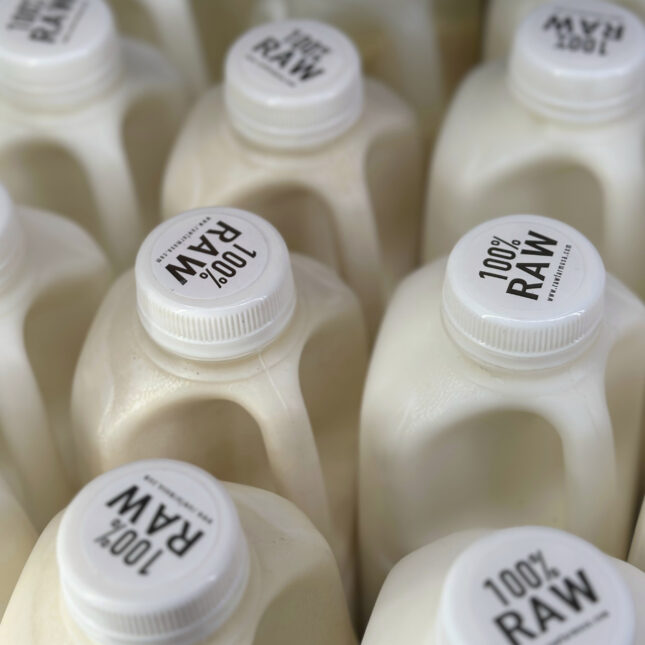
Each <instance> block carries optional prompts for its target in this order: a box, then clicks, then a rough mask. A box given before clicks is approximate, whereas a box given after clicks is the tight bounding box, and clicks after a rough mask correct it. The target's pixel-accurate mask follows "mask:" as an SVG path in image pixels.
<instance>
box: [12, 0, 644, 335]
mask: <svg viewBox="0 0 645 645" xmlns="http://www.w3.org/2000/svg"><path fill="white" fill-rule="evenodd" d="M29 7H31V9H29V10H27V9H28V7H26V6H25V5H24V3H23V2H21V1H20V0H8V1H7V2H5V3H4V4H3V7H2V8H0V19H1V24H2V25H3V26H4V37H3V38H2V39H0V72H1V73H0V181H1V182H2V183H4V184H5V185H6V186H7V187H8V188H9V190H10V192H11V194H12V196H13V197H14V199H15V200H16V201H18V202H20V203H24V204H29V205H31V206H36V207H40V208H45V209H47V210H53V211H54V212H60V213H62V214H65V215H68V216H69V217H71V218H72V219H74V220H76V221H77V222H79V223H81V224H82V225H83V226H84V228H86V229H87V230H88V231H89V232H90V233H91V234H93V236H94V237H95V239H97V240H98V241H99V243H100V244H101V245H102V247H103V248H104V249H105V250H106V251H107V252H108V255H109V257H110V259H111V261H112V264H113V265H114V266H115V268H117V269H118V270H123V269H125V268H127V267H128V266H130V265H131V264H132V262H133V260H134V256H135V255H136V251H137V249H138V247H139V245H140V243H141V241H142V239H143V237H144V236H145V233H146V232H148V231H149V230H150V229H151V228H152V226H153V225H154V224H155V223H156V221H157V219H158V217H159V212H161V213H162V214H163V217H165V218H167V217H170V216H172V215H175V214H176V213H178V212H181V211H183V210H187V209H190V208H195V207H199V206H205V205H210V204H227V205H230V206H236V207H240V208H245V209H249V210H252V211H253V212H257V213H258V214H260V215H262V216H263V217H265V218H267V219H269V220H270V221H271V222H272V223H273V224H274V225H276V226H277V227H278V229H279V230H280V232H281V234H282V235H283V237H284V238H285V240H286V241H287V244H288V246H289V248H290V249H292V250H295V251H299V252H302V253H304V254H306V255H310V256H312V257H315V258H317V259H319V260H322V261H323V262H325V263H326V264H328V265H329V266H331V267H332V268H333V269H334V270H335V271H337V272H338V273H339V275H341V277H342V278H343V279H344V280H345V281H346V282H347V283H348V284H349V286H350V287H351V288H352V289H353V290H354V291H355V292H356V294H357V295H358V297H359V299H360V301H361V304H362V306H363V310H364V313H365V315H366V319H367V324H368V329H369V332H370V336H371V338H373V337H374V336H375V333H376V329H377V328H378V324H379V320H380V318H381V316H382V313H383V310H384V307H385V304H386V302H387V300H388V298H389V296H390V295H391V293H392V290H393V288H394V286H395V285H396V283H397V282H398V281H399V280H400V279H401V278H402V277H403V276H404V275H405V274H407V273H408V272H409V271H410V270H411V269H412V268H413V267H414V266H415V265H416V262H417V256H418V248H417V246H418V238H419V235H418V231H419V227H421V228H422V229H423V235H422V248H421V255H422V257H423V259H425V260H427V259H431V258H434V257H438V256H439V255H443V254H445V253H447V252H448V251H449V250H450V249H451V248H452V246H453V245H454V244H455V242H456V241H457V239H459V237H460V236H461V235H463V234H464V233H465V232H466V231H468V230H470V229H471V228H472V227H473V226H475V225H476V224H478V223H480V222H481V221H483V220H486V219H490V218H491V217H495V216H499V215H505V214H512V213H518V212H531V213H540V214H543V215H546V216H550V217H554V218H556V219H560V220H562V221H566V222H568V223H569V224H571V225H573V226H574V227H575V228H578V229H579V230H580V231H581V232H583V233H584V234H585V235H586V236H587V237H588V238H589V239H590V240H591V241H592V242H593V243H594V244H595V245H596V247H597V248H598V249H599V250H600V252H601V254H602V255H603V258H604V259H605V261H606V263H607V266H608V268H609V270H610V271H611V272H613V273H614V274H615V275H617V276H618V277H619V278H621V279H622V280H623V281H625V282H626V284H627V285H628V286H630V287H631V288H633V289H635V290H636V291H637V292H638V293H639V294H640V295H643V294H644V293H645V283H644V282H643V275H645V260H644V259H643V258H644V257H645V256H643V254H642V253H641V252H640V247H641V240H642V239H643V238H645V224H643V221H642V217H641V216H640V214H641V212H642V211H643V209H645V192H644V191H642V189H641V186H642V177H643V173H644V170H643V163H642V159H641V154H640V151H641V147H642V142H643V139H644V138H645V132H644V130H645V125H644V122H645V118H643V117H642V114H643V106H644V105H645V87H644V86H645V80H644V79H645V28H644V27H643V24H642V23H641V22H640V20H639V19H638V18H637V17H636V16H635V15H634V14H632V13H630V12H629V11H628V10H626V9H623V8H621V7H618V6H615V5H610V4H608V3H604V2H596V1H595V0H594V1H592V2H586V1H583V0H564V1H563V2H560V3H558V4H551V3H544V4H543V5H542V6H540V7H538V8H537V9H536V10H534V11H533V12H532V13H529V14H528V16H527V17H526V18H525V19H524V20H523V21H522V22H521V23H520V25H519V27H518V28H517V30H516V31H515V38H514V41H513V46H512V48H511V53H510V55H509V59H508V63H507V62H506V61H504V62H500V61H493V62H490V63H487V64H485V65H482V66H480V67H478V68H477V69H475V70H474V71H473V72H472V73H471V75H470V76H469V77H468V78H467V79H466V81H465V82H464V83H463V84H462V86H461V87H460V90H459V92H458V93H457V95H456V97H455V100H454V101H453V104H452V105H451V107H450V109H449V111H448V114H447V118H446V120H445V123H444V125H443V127H442V130H441V133H440V136H439V138H438V141H437V146H436V149H435V151H434V155H433V160H432V164H431V166H430V170H429V173H428V182H427V183H428V186H427V193H428V194H427V199H426V206H425V213H424V214H423V217H422V220H423V221H422V222H420V220H419V217H420V215H421V212H422V210H423V209H422V208H421V202H422V197H423V196H422V193H423V174H424V172H423V163H424V144H423V137H422V135H421V130H420V127H419V121H418V119H417V118H416V117H415V114H414V112H413V111H412V110H411V109H410V108H409V107H408V106H407V105H406V104H405V103H404V102H403V101H402V100H401V99H400V98H399V97H398V96H397V95H396V94H395V93H394V92H393V91H392V90H390V89H389V88H388V87H387V86H385V85H384V84H382V83H380V82H378V81H376V80H373V79H371V78H369V77H364V76H363V74H362V71H361V60H360V56H359V52H358V50H357V48H356V47H355V46H354V44H353V43H352V41H351V40H350V39H349V38H347V37H346V36H345V35H343V34H342V33H341V32H340V31H338V30H336V29H335V28H333V27H331V26H329V25H325V24H323V23H320V22H316V21H312V20H298V19H295V20H294V19H289V20H282V21H277V22H272V23H268V24H264V25H260V26H258V27H256V28H254V29H252V30H250V31H249V32H248V33H246V34H244V35H243V36H242V37H240V38H239V39H238V40H237V41H236V42H235V43H234V44H233V46H232V47H231V48H230V49H229V51H228V53H227V56H226V60H225V64H224V80H223V82H222V84H221V85H218V86H215V87H213V88H212V89H211V90H209V91H208V92H207V93H206V94H205V95H204V96H203V97H201V99H199V100H198V102H197V104H196V105H195V106H194V108H193V109H192V110H191V111H190V113H189V114H188V115H187V117H186V118H185V119H184V117H185V116H186V106H187V104H188V98H187V92H186V90H185V85H184V84H182V82H181V80H180V77H179V76H178V74H177V73H176V72H175V71H174V70H173V68H172V67H171V66H170V64H169V63H167V62H165V60H164V59H163V57H162V56H161V55H160V54H159V53H158V52H156V51H154V50H153V49H152V48H151V47H149V46H147V45H144V44H143V43H141V42H138V41H134V40H131V39H126V38H119V37H118V34H117V32H116V29H115V26H114V23H113V20H112V17H111V14H110V12H109V9H108V7H107V6H106V5H105V4H103V2H102V1H101V0H87V2H83V3H81V2H78V1H74V2H69V3H63V4H56V5H45V4H43V5H42V6H39V7H38V8H36V9H35V8H34V7H33V6H32V5H29ZM52 12H53V13H52ZM589 12H591V13H589ZM52 25H58V27H57V29H56V30H54V29H53V27H52ZM48 26H49V27H48ZM48 28H49V31H48ZM586 31H589V32H590V33H591V34H592V35H589V36H586V40H584V43H585V44H584V47H583V46H582V45H580V44H579V43H581V42H583V41H582V40H581V35H580V34H584V33H585V32H586ZM563 42H564V43H565V44H566V46H563V45H562V43H563ZM474 105H476V106H477V112H476V114H475V115H473V112H472V110H473V106H474ZM474 117H476V118H474ZM182 121H183V123H182ZM176 135H177V136H176ZM175 136H176V141H175V143H174V145H172V142H173V140H174V139H175ZM97 148H100V150H101V151H102V153H101V154H96V150H97ZM166 159H167V164H165V162H166ZM164 167H165V173H164ZM162 175H165V176H164V179H163V182H162Z"/></svg>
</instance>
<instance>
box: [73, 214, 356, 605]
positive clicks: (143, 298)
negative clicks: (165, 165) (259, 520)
mask: <svg viewBox="0 0 645 645" xmlns="http://www.w3.org/2000/svg"><path fill="white" fill-rule="evenodd" d="M366 346H367V341H366V335H365V330H364V324H363V319H362V316H361V312H360V305H359V304H358V301H357V300H356V298H355V296H354V295H353V294H352V293H351V291H350V290H349V288H347V287H346V286H345V285H343V284H342V282H341V281H340V280H339V279H338V278H337V276H336V275H335V274H334V273H333V272H332V271H331V270H329V269H327V268H326V267H324V266H323V265H321V264H319V263H318V262H316V261H314V260H312V259H310V258H306V257H301V256H297V255H294V256H292V257H291V258H290V257H289V253H288V251H287V247H286V245H285V244H284V241H283V240H282V238H281V237H280V235H279V234H278V232H277V230H276V229H275V228H274V227H273V226H271V225H270V224H269V223H268V222H266V221H265V220H262V219H261V218H259V217H257V216H255V215H252V214H251V213H247V212H244V211H240V210H236V209H229V208H203V209H197V210H194V211H190V212H188V213H184V214H182V215H178V216H176V217H174V218H172V219H170V220H168V221H167V222H164V223H163V224H162V225H160V226H158V227H157V228H156V229H155V230H154V231H153V232H152V233H151V234H150V235H149V236H148V237H147V238H146V241H145V242H144V244H143V245H142V247H141V250H140V251H139V254H138V256H137V263H136V267H135V271H134V274H132V273H128V274H127V275H125V276H124V277H123V278H121V279H120V280H119V281H117V283H116V284H115V285H114V286H113V288H112V290H111V291H110V293H109V294H108V296H107V297H106V299H105V301H104V302H103V305H102V307H101V309H100V310H99V312H98V314H97V316H96V318H95V320H94V323H93V326H92V329H91V330H90V333H89V335H88V338H87V341H86V344H85V347H84V349H83V352H82V354H81V358H80V359H79V363H78V368H77V372H76V377H75V383H74V392H73V401H72V408H73V415H74V426H75V434H76V439H77V449H78V456H79V457H78V458H79V462H81V463H82V465H83V467H84V479H87V478H88V477H91V476H94V475H97V474H98V473H100V472H103V471H105V470H108V469H110V468H113V467H114V466H117V465H120V464H122V463H126V462H129V461H133V460H135V459H139V458H148V457H170V458H177V459H182V460H185V461H189V462H192V463H194V464H196V465H198V466H201V467H202V468H204V469H206V470H208V471H209V472H212V473H213V474H215V475H216V476H217V477H219V478H221V479H225V480H230V481H235V482H238V483H243V484H248V485H252V486H256V487H259V488H266V489H269V490H271V491H275V492H278V493H279V494H281V495H282V496H284V497H286V498H288V499H290V500H291V501H292V502H294V503H295V504H296V505H297V506H299V507H300V509H301V510H302V511H304V512H305V513H306V514H307V515H308V516H309V518H310V519H311V520H312V521H313V522H314V524H315V525H316V526H317V527H318V529H319V530H321V532H322V533H323V534H324V535H325V537H326V538H327V539H328V540H329V542H330V545H331V546H332V548H333V550H334V552H335V553H336V556H337V558H338V562H339V565H340V568H341V572H342V574H343V576H344V581H345V584H346V585H347V589H348V592H349V593H350V594H351V588H352V587H351V585H352V580H353V541H354V512H355V502H354V500H355V478H356V465H355V464H356V459H357V456H356V455H357V444H358V420H359V419H358V416H359V407H360V398H361V391H362V385H363V379H364V374H365V370H366V366H367V358H366V351H367V350H366Z"/></svg>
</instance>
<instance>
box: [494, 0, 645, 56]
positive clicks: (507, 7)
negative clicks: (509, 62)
mask: <svg viewBox="0 0 645 645" xmlns="http://www.w3.org/2000/svg"><path fill="white" fill-rule="evenodd" d="M614 2H615V3H616V4H619V5H622V6H624V7H627V8H628V9H629V10H630V11H633V12H634V13H635V14H636V15H637V16H639V17H640V18H641V20H642V19H645V2H644V1H643V0H614ZM542 4H545V2H544V0H490V2H489V3H488V9H487V11H486V20H485V29H484V58H486V59H490V58H502V57H504V56H506V55H507V54H508V52H509V50H510V48H511V43H512V41H513V33H514V31H515V29H516V28H517V26H518V25H519V23H520V22H521V21H522V19H523V18H524V17H525V16H526V15H527V14H528V13H529V12H531V11H532V10H533V9H535V8H536V7H539V6H540V5H542Z"/></svg>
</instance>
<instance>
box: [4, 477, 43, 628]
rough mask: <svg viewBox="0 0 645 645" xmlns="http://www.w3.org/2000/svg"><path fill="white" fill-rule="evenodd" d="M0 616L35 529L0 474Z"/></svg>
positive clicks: (30, 544)
mask: <svg viewBox="0 0 645 645" xmlns="http://www.w3.org/2000/svg"><path fill="white" fill-rule="evenodd" d="M0 535H1V536H2V540H1V541H0V618H1V617H2V614H3V613H4V610H5V607H6V606H7V602H9V597H10V596H11V593H12V591H13V588H14V586H15V584H16V582H18V577H19V576H20V572H21V571H22V567H23V566H24V564H25V562H26V561H27V558H28V557H29V554H30V553H31V549H32V548H33V546H34V544H35V543H36V538H37V537H38V536H37V534H36V530H35V529H34V527H33V525H32V523H31V522H30V521H29V518H28V517H27V514H26V513H25V511H24V510H23V509H22V508H21V506H20V504H18V502H17V500H16V498H15V497H14V495H13V493H12V492H11V490H10V488H9V486H8V485H7V483H6V482H5V480H4V479H3V478H2V477H1V476H0Z"/></svg>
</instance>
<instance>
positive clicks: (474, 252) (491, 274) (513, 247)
mask: <svg viewBox="0 0 645 645" xmlns="http://www.w3.org/2000/svg"><path fill="white" fill-rule="evenodd" d="M574 235H575V236H574ZM583 243H584V244H583ZM449 262H450V268H451V275H452V276H454V281H455V284H456V285H457V288H458V289H460V290H461V291H462V292H463V293H464V294H465V295H466V297H467V299H468V302H469V305H470V307H471V308H473V309H476V310H480V311H481V312H482V314H483V315H486V314H488V315H493V316H500V317H504V318H510V319H515V320H536V321H537V320H543V319H552V318H557V317H558V316H559V315H566V314H568V313H570V312H572V311H576V310H577V309H578V307H579V305H580V302H583V303H584V302H585V301H586V300H588V299H589V293H590V292H591V293H594V294H595V292H596V290H598V289H600V290H601V292H602V289H603V288H604V277H603V276H604V267H603V265H602V262H601V261H600V258H599V256H598V254H597V252H596V251H595V249H594V248H593V247H592V246H591V244H590V243H589V242H588V241H587V240H585V239H584V238H582V236H580V235H578V234H576V232H575V231H574V230H573V229H571V228H570V227H566V226H565V225H562V224H560V223H558V222H556V221H554V220H547V219H546V218H539V217H536V216H526V217H525V216H521V215H518V216H512V217H507V218H503V219H500V220H495V221H494V222H492V223H491V225H482V226H480V227H478V229H475V230H474V231H472V232H471V233H469V234H467V235H466V236H465V237H464V238H462V240H461V241H460V242H459V243H458V244H457V246H456V247H455V249H454V250H453V252H452V254H451V256H450V260H449Z"/></svg>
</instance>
